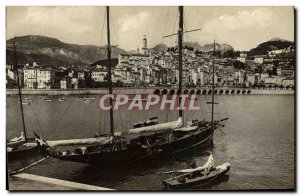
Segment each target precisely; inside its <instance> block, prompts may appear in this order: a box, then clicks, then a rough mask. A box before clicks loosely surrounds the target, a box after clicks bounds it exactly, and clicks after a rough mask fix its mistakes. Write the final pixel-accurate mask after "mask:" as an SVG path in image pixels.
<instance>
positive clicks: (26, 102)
mask: <svg viewBox="0 0 300 196" xmlns="http://www.w3.org/2000/svg"><path fill="white" fill-rule="evenodd" d="M19 103H20V102H19ZM29 104H30V102H28V101H22V105H29Z"/></svg>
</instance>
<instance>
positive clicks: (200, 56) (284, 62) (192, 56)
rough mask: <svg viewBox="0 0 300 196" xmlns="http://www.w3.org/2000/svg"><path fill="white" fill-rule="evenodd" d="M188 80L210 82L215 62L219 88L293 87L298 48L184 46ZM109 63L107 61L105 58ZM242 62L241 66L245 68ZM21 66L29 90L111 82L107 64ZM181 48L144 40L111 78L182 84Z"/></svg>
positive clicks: (10, 75) (122, 82) (123, 82)
mask: <svg viewBox="0 0 300 196" xmlns="http://www.w3.org/2000/svg"><path fill="white" fill-rule="evenodd" d="M183 52H184V55H183V84H184V85H185V86H187V87H188V86H209V85H211V84H212V82H213V81H212V78H213V77H212V65H213V63H214V65H215V76H214V79H215V81H214V84H215V85H216V86H220V87H275V88H276V87H285V88H288V87H294V75H295V73H294V65H293V63H294V49H293V48H292V47H288V48H286V49H283V50H275V51H269V53H268V54H267V55H263V56H254V57H248V56H247V54H246V53H241V54H240V56H239V57H237V58H215V59H214V61H213V60H212V54H211V53H210V52H208V53H196V52H195V51H193V50H189V49H184V51H183ZM103 62H104V61H103ZM240 65H242V66H240ZM21 67H22V68H21V69H18V73H19V78H20V83H21V85H22V87H23V88H27V89H53V88H56V89H58V88H60V89H70V88H73V89H76V88H93V87H94V88H98V87H105V86H106V85H107V63H97V64H95V65H92V66H90V65H89V66H85V67H83V68H82V67H74V66H71V67H64V66H61V67H58V68H53V67H51V66H43V65H40V64H39V63H32V64H26V65H24V66H21ZM6 70H7V82H8V83H9V82H13V81H15V82H16V69H14V67H13V66H12V65H7V69H6ZM178 78H179V71H178V52H177V51H176V49H175V50H168V51H165V52H163V51H153V50H150V49H148V47H147V38H146V36H144V38H143V46H142V49H141V51H140V50H139V49H137V51H136V52H134V53H130V54H128V53H127V54H119V56H118V59H117V60H116V62H115V63H114V65H113V69H112V80H113V83H114V85H116V86H118V85H119V86H134V87H137V86H139V87H147V86H176V85H178Z"/></svg>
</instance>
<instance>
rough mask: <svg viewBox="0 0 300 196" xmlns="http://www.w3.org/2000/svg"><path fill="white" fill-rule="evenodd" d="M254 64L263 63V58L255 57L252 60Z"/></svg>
mask: <svg viewBox="0 0 300 196" xmlns="http://www.w3.org/2000/svg"><path fill="white" fill-rule="evenodd" d="M254 63H257V64H263V63H264V58H263V57H255V58H254Z"/></svg>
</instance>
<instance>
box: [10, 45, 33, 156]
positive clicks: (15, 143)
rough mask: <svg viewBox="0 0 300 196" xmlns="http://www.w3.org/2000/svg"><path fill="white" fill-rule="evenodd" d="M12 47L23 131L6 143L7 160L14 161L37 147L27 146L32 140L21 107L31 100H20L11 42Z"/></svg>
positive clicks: (16, 63)
mask: <svg viewBox="0 0 300 196" xmlns="http://www.w3.org/2000/svg"><path fill="white" fill-rule="evenodd" d="M13 46H14V57H15V68H16V73H17V74H16V76H17V84H18V92H19V93H18V94H19V99H20V100H19V104H20V108H21V115H22V125H23V131H22V132H21V135H20V136H19V137H15V138H13V139H11V140H9V141H8V142H7V143H6V151H7V154H8V158H9V159H14V158H16V157H17V156H19V155H21V154H22V155H24V154H25V153H27V152H30V151H33V150H35V149H36V147H37V145H31V146H27V144H28V143H30V142H34V138H28V137H27V133H26V126H25V119H24V111H23V105H28V104H30V103H29V101H30V100H31V99H29V98H25V100H26V101H23V100H22V93H21V86H20V78H19V71H18V62H17V54H16V45H15V42H13ZM31 101H32V100H31Z"/></svg>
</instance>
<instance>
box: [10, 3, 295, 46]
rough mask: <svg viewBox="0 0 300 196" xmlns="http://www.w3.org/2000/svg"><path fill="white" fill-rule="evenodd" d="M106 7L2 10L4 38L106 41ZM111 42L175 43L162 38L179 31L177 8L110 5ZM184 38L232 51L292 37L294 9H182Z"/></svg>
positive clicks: (134, 44) (175, 39)
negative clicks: (34, 37) (213, 43)
mask: <svg viewBox="0 0 300 196" xmlns="http://www.w3.org/2000/svg"><path fill="white" fill-rule="evenodd" d="M105 9H106V8H105V7H95V6H93V7H88V6H86V7H85V6H78V7H76V6H71V7H70V6H69V7H67V6H65V7H64V6H57V7H38V6H34V7H16V6H8V7H7V8H6V39H10V38H13V37H15V36H24V35H44V36H49V37H54V38H57V39H59V40H60V41H62V42H66V43H74V44H84V45H89V44H92V45H98V46H99V45H101V46H102V45H105V44H106V43H107V40H106V17H105V14H106V11H105ZM110 20H111V25H110V28H111V43H112V44H113V45H118V46H119V47H120V48H122V49H125V50H128V51H130V50H137V48H141V47H142V39H143V36H144V35H146V36H147V40H148V47H150V48H151V47H153V46H155V45H156V44H159V43H164V44H166V45H168V46H173V45H175V43H176V41H177V38H176V36H172V37H169V38H162V37H163V36H164V35H169V34H173V33H175V32H177V30H178V21H179V16H178V8H177V7H162V6H159V7H145V6H142V7H129V6H127V7H126V6H125V7H124V6H123V7H110ZM184 24H185V30H192V29H198V28H201V30H200V31H196V32H191V33H186V34H184V41H189V42H198V43H199V44H200V45H204V44H208V43H212V42H213V40H214V39H216V42H217V43H226V44H230V45H232V46H233V47H234V49H235V50H250V49H251V48H254V47H256V46H257V45H258V44H260V43H262V42H264V41H268V40H270V39H272V38H274V37H279V38H282V39H286V40H289V41H294V9H293V7H184Z"/></svg>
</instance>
